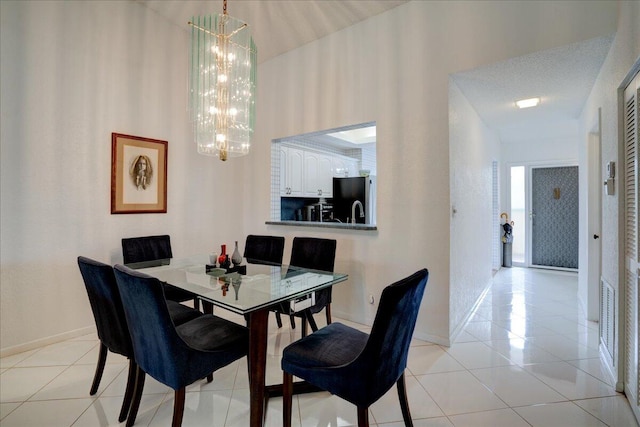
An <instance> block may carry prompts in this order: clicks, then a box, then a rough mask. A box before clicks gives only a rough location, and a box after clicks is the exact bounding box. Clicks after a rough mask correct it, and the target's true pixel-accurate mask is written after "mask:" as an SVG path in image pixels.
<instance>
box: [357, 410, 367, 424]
mask: <svg viewBox="0 0 640 427" xmlns="http://www.w3.org/2000/svg"><path fill="white" fill-rule="evenodd" d="M358 427H369V408H366V407H362V406H358Z"/></svg>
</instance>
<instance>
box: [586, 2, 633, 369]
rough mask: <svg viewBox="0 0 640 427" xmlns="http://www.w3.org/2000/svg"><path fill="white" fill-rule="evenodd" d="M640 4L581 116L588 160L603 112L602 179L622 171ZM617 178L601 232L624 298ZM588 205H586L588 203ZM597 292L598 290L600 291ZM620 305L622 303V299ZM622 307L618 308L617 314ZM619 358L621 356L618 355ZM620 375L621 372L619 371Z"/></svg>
mask: <svg viewBox="0 0 640 427" xmlns="http://www.w3.org/2000/svg"><path fill="white" fill-rule="evenodd" d="M639 22H640V2H637V1H624V2H620V4H619V16H618V31H617V33H616V36H615V39H614V41H613V44H612V46H611V49H610V50H609V54H608V55H607V58H606V59H605V61H604V64H603V65H602V69H601V70H600V74H599V75H598V79H597V81H596V84H595V85H594V87H593V90H592V91H591V94H590V96H589V98H588V100H587V102H586V104H585V107H584V109H583V111H582V115H581V116H580V130H579V132H580V135H581V143H580V146H579V150H580V156H581V157H583V158H587V140H588V134H589V132H591V131H592V130H593V125H594V123H597V122H598V109H601V129H600V133H601V147H602V148H601V153H602V155H601V165H600V166H601V176H602V177H604V176H606V164H607V162H609V161H615V162H616V164H617V170H618V171H620V170H621V164H622V154H623V153H621V152H620V151H619V146H618V142H619V141H618V138H619V123H618V118H619V111H618V88H619V87H620V85H621V84H622V82H623V80H624V79H625V77H626V76H627V74H628V73H629V72H630V71H631V68H632V67H633V65H634V64H635V63H636V62H637V61H640V26H639V25H638V23H639ZM619 176H620V174H619V172H618V178H617V179H616V194H615V195H612V196H607V195H605V194H604V186H603V187H602V230H601V233H600V240H601V248H602V272H601V275H602V278H603V279H604V280H605V281H606V282H607V283H609V284H611V286H613V288H614V290H615V292H616V295H618V296H619V295H622V294H621V289H622V287H623V283H624V277H621V274H620V270H621V269H622V268H623V267H624V266H623V265H622V263H621V262H620V256H621V255H622V253H621V248H620V243H621V242H622V241H623V239H622V237H623V236H621V235H620V234H619V228H620V227H621V226H622V223H621V221H622V219H621V215H622V209H620V204H621V202H622V199H621V196H622V192H621V188H622V185H621V180H620V179H619ZM585 205H586V204H585ZM592 291H593V290H590V289H589V288H588V287H587V286H586V282H581V283H580V289H579V294H580V298H581V299H582V300H587V298H588V297H589V295H592V293H591V292H592ZM596 292H597V291H596ZM617 302H621V301H620V300H618V301H617ZM618 311H619V308H616V312H618ZM623 320H624V319H621V318H619V319H618V321H619V324H617V325H616V337H615V341H616V342H620V341H619V340H621V339H623V338H624V337H623V336H621V335H620V333H621V329H620V327H621V325H622V323H623ZM616 357H620V355H617V356H616ZM621 360H622V359H614V366H613V367H612V368H613V369H614V370H620V369H621V367H620V366H619V365H618V362H620V361H621ZM618 374H619V372H618Z"/></svg>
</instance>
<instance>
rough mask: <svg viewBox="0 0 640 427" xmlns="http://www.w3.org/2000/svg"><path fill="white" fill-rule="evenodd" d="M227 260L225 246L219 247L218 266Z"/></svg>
mask: <svg viewBox="0 0 640 427" xmlns="http://www.w3.org/2000/svg"><path fill="white" fill-rule="evenodd" d="M226 259H227V245H220V256H219V257H218V264H220V265H222V264H223V263H224V261H225V260H226Z"/></svg>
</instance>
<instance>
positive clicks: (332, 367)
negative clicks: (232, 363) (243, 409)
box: [282, 269, 429, 427]
mask: <svg viewBox="0 0 640 427" xmlns="http://www.w3.org/2000/svg"><path fill="white" fill-rule="evenodd" d="M428 277H429V272H428V271H427V270H426V269H423V270H420V271H417V272H416V273H414V274H413V275H411V276H409V277H406V278H404V279H402V280H400V281H398V282H396V283H394V284H392V285H389V286H387V287H386V288H385V289H384V290H383V291H382V295H381V297H380V305H379V306H378V311H377V313H376V317H375V320H374V322H373V327H372V328H371V334H366V333H364V332H361V331H359V330H357V329H353V328H350V327H348V326H345V325H343V324H342V323H332V324H330V325H328V326H326V327H324V328H322V329H320V330H318V331H317V332H314V333H313V334H311V335H308V336H306V337H304V338H302V339H301V340H299V341H297V342H294V343H293V344H290V345H289V346H287V347H285V349H284V350H283V354H282V371H283V373H284V374H283V423H284V426H285V427H290V426H291V404H292V393H293V376H294V375H295V376H296V377H299V378H301V379H303V380H305V381H307V382H308V383H309V384H312V385H314V386H316V387H318V388H320V389H322V390H326V391H328V392H330V393H331V394H334V395H336V396H339V397H341V398H342V399H344V400H346V401H348V402H351V403H352V404H354V405H356V407H357V408H358V426H359V427H363V426H368V425H369V406H371V405H372V404H373V403H374V402H376V401H377V400H378V399H380V398H381V397H382V396H383V395H384V394H385V393H386V392H387V391H388V390H389V389H390V388H391V387H393V385H394V384H397V388H398V397H399V399H400V407H401V409H402V417H403V419H404V423H405V425H406V426H412V425H413V423H412V421H411V414H410V412H409V403H408V401H407V392H406V386H405V380H404V370H405V368H406V366H407V356H408V353H409V344H410V343H411V337H412V335H413V330H414V328H415V325H416V319H417V317H418V311H419V309H420V302H421V301H422V296H423V295H424V290H425V287H426V285H427V280H428Z"/></svg>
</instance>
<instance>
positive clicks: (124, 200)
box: [111, 133, 168, 214]
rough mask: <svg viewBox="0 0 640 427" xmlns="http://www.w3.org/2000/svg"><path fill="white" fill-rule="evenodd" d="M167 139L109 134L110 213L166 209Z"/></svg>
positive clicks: (150, 211) (151, 211) (163, 211)
mask: <svg viewBox="0 0 640 427" xmlns="http://www.w3.org/2000/svg"><path fill="white" fill-rule="evenodd" d="M167 145H168V143H167V141H160V140H157V139H149V138H142V137H139V136H131V135H123V134H119V133H112V134H111V213H112V214H128V213H166V212H167V148H168V147H167Z"/></svg>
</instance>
